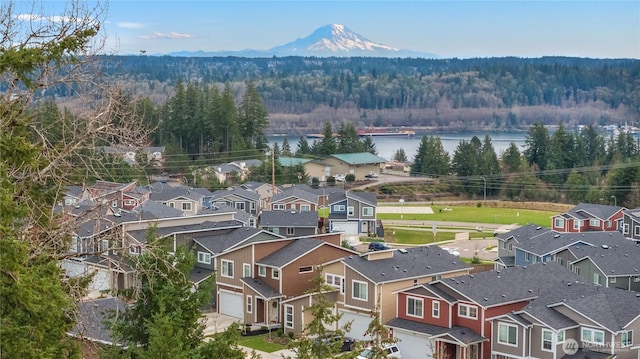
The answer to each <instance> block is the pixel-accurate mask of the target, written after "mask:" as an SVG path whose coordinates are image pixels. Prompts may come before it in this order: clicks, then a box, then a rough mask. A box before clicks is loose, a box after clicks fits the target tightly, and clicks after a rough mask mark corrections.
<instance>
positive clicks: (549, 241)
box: [516, 231, 628, 256]
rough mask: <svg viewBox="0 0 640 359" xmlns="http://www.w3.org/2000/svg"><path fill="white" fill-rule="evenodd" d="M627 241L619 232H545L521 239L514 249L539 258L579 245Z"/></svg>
mask: <svg viewBox="0 0 640 359" xmlns="http://www.w3.org/2000/svg"><path fill="white" fill-rule="evenodd" d="M621 241H628V240H627V239H626V238H625V237H624V236H623V235H622V233H620V232H617V231H615V232H579V233H572V232H562V233H561V232H556V231H547V232H544V233H542V234H540V235H538V236H535V237H532V238H528V239H527V238H522V239H521V241H520V242H519V243H518V245H517V246H516V248H518V249H521V250H524V251H527V252H529V253H533V254H536V255H539V256H542V255H547V254H550V253H555V252H557V251H559V250H561V249H563V248H566V247H575V246H576V245H579V244H580V243H583V244H590V245H600V244H607V243H618V242H621Z"/></svg>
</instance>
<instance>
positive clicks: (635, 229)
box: [633, 226, 640, 236]
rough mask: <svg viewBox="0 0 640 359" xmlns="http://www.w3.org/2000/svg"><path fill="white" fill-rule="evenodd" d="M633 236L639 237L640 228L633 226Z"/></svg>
mask: <svg viewBox="0 0 640 359" xmlns="http://www.w3.org/2000/svg"><path fill="white" fill-rule="evenodd" d="M633 235H635V236H640V226H633Z"/></svg>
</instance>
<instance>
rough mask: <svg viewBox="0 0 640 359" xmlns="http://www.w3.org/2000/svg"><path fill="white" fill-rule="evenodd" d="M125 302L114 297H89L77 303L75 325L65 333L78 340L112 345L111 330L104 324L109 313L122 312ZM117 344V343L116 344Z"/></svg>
mask: <svg viewBox="0 0 640 359" xmlns="http://www.w3.org/2000/svg"><path fill="white" fill-rule="evenodd" d="M124 311H125V303H124V302H123V301H122V300H121V299H119V298H115V297H108V298H99V299H91V300H87V301H82V302H80V303H79V304H78V314H77V315H76V318H77V322H76V325H75V326H74V327H73V329H71V330H70V331H69V332H68V333H67V335H69V336H71V337H74V338H78V339H80V340H88V341H91V342H94V343H99V344H104V345H109V346H111V345H113V344H116V343H113V338H112V337H111V331H110V330H109V328H108V327H107V325H106V324H105V322H106V321H107V320H108V319H109V314H110V313H114V314H116V313H124ZM116 345H118V344H116Z"/></svg>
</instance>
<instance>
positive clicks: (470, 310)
mask: <svg viewBox="0 0 640 359" xmlns="http://www.w3.org/2000/svg"><path fill="white" fill-rule="evenodd" d="M458 316H460V317H463V318H469V319H478V308H477V307H474V306H472V305H466V304H458Z"/></svg>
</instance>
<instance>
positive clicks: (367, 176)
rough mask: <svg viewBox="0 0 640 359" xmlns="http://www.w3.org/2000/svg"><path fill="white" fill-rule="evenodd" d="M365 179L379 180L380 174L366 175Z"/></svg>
mask: <svg viewBox="0 0 640 359" xmlns="http://www.w3.org/2000/svg"><path fill="white" fill-rule="evenodd" d="M365 178H368V179H371V180H372V179H376V178H378V174H377V173H375V172H371V173H369V174H368V175H366V176H365Z"/></svg>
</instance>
